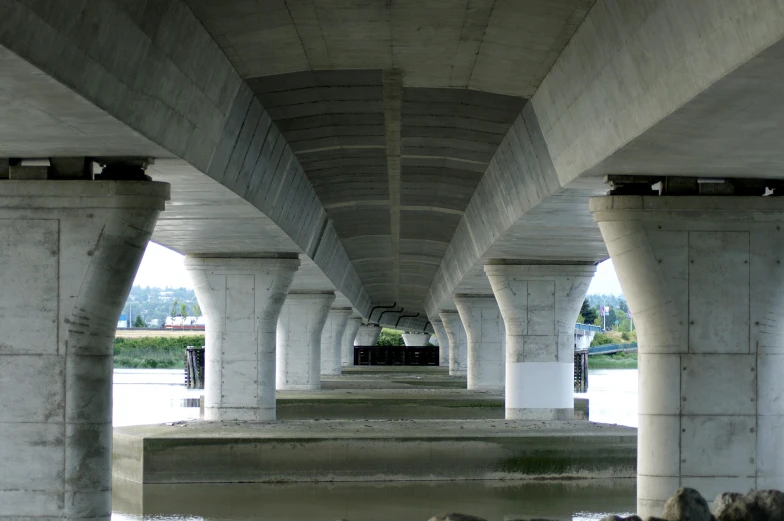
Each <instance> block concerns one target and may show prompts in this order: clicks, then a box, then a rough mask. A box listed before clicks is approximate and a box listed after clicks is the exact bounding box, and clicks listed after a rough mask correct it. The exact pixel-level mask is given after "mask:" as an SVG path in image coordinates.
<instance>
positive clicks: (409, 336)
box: [403, 333, 430, 347]
mask: <svg viewBox="0 0 784 521" xmlns="http://www.w3.org/2000/svg"><path fill="white" fill-rule="evenodd" d="M403 343H404V344H405V345H406V347H416V346H426V345H429V344H430V333H403Z"/></svg>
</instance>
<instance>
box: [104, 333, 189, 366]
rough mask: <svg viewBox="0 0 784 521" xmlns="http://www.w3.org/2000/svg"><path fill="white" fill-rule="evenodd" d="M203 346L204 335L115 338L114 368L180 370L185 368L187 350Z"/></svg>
mask: <svg viewBox="0 0 784 521" xmlns="http://www.w3.org/2000/svg"><path fill="white" fill-rule="evenodd" d="M202 345H204V336H202V335H190V336H177V337H147V338H115V339H114V367H115V368H118V369H138V368H158V369H179V368H183V367H185V363H184V362H185V348H186V347H188V346H202Z"/></svg>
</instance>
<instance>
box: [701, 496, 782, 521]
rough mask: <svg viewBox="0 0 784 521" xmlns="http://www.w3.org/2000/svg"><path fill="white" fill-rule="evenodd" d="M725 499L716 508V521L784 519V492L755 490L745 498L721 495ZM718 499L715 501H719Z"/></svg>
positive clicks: (777, 520)
mask: <svg viewBox="0 0 784 521" xmlns="http://www.w3.org/2000/svg"><path fill="white" fill-rule="evenodd" d="M724 496H730V497H728V498H725V499H724V501H722V502H721V503H720V504H719V507H720V509H719V508H715V507H716V503H715V502H714V508H715V509H716V511H717V512H716V513H717V515H716V517H717V519H718V521H781V520H782V519H784V492H779V491H778V490H757V491H754V492H749V493H748V494H747V495H745V496H741V495H740V494H722V495H721V496H719V498H724ZM719 498H717V499H716V501H717V502H718V501H719ZM719 510H720V511H719Z"/></svg>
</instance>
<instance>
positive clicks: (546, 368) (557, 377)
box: [485, 263, 596, 420]
mask: <svg viewBox="0 0 784 521" xmlns="http://www.w3.org/2000/svg"><path fill="white" fill-rule="evenodd" d="M485 272H486V273H487V277H488V279H490V285H491V286H492V287H493V292H494V293H495V298H496V301H497V302H498V306H499V308H500V309H501V314H502V315H503V317H504V323H505V324H506V392H505V398H506V418H507V419H509V420H571V419H572V418H573V417H574V323H575V320H576V319H577V315H578V313H579V312H580V306H581V305H582V303H583V300H584V299H585V294H586V293H587V292H588V286H589V285H590V284H591V279H592V278H593V275H594V273H595V272H596V266H595V265H593V264H592V263H590V264H578V265H547V264H537V265H489V266H485Z"/></svg>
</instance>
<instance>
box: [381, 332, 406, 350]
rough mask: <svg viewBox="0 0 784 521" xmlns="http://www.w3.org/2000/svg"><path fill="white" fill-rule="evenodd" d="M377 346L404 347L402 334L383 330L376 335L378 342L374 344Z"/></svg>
mask: <svg viewBox="0 0 784 521" xmlns="http://www.w3.org/2000/svg"><path fill="white" fill-rule="evenodd" d="M376 345H377V346H384V347H389V346H404V345H405V344H404V343H403V332H402V331H398V330H397V329H387V328H384V329H382V330H381V334H380V335H378V342H376Z"/></svg>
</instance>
